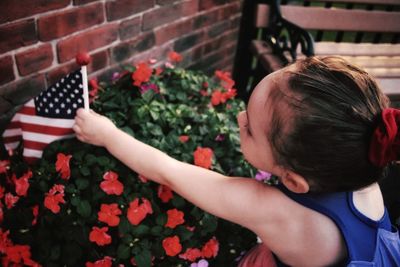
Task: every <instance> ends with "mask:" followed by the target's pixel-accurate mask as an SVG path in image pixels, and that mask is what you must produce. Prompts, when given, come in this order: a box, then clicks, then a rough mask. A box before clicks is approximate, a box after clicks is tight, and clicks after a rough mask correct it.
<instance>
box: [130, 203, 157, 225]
mask: <svg viewBox="0 0 400 267" xmlns="http://www.w3.org/2000/svg"><path fill="white" fill-rule="evenodd" d="M142 202H143V203H142V204H140V205H139V199H138V198H135V199H134V200H133V201H132V202H131V203H129V208H128V214H127V217H128V220H129V222H130V223H131V224H133V225H138V224H139V223H140V222H141V221H143V220H144V218H146V216H147V214H152V213H153V209H152V208H151V203H150V201H148V200H147V199H145V198H143V197H142Z"/></svg>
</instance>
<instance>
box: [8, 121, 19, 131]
mask: <svg viewBox="0 0 400 267" xmlns="http://www.w3.org/2000/svg"><path fill="white" fill-rule="evenodd" d="M18 128H21V122H20V121H12V122H10V123H9V124H8V125H7V129H10V130H11V129H18Z"/></svg>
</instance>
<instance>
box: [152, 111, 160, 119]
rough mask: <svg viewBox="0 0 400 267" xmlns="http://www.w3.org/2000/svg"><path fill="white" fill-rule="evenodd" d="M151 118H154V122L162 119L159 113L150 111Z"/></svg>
mask: <svg viewBox="0 0 400 267" xmlns="http://www.w3.org/2000/svg"><path fill="white" fill-rule="evenodd" d="M150 116H151V117H152V118H153V120H155V121H156V120H158V119H159V118H160V114H159V113H158V112H157V111H154V110H152V109H150Z"/></svg>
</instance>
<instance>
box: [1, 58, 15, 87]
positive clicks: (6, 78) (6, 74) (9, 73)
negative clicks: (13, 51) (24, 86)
mask: <svg viewBox="0 0 400 267" xmlns="http://www.w3.org/2000/svg"><path fill="white" fill-rule="evenodd" d="M14 79H15V76H14V69H13V60H12V57H11V56H5V57H2V58H0V85H1V84H5V83H8V82H11V81H14Z"/></svg>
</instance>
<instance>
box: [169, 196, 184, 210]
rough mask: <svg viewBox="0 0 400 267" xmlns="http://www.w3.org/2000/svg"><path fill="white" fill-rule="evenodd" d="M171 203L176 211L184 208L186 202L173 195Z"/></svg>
mask: <svg viewBox="0 0 400 267" xmlns="http://www.w3.org/2000/svg"><path fill="white" fill-rule="evenodd" d="M171 202H172V205H174V206H175V207H176V208H178V209H182V208H184V207H185V204H186V201H185V200H184V199H183V198H182V197H180V196H178V195H174V198H173V199H172V201H171Z"/></svg>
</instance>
